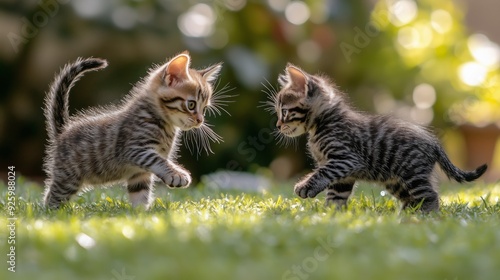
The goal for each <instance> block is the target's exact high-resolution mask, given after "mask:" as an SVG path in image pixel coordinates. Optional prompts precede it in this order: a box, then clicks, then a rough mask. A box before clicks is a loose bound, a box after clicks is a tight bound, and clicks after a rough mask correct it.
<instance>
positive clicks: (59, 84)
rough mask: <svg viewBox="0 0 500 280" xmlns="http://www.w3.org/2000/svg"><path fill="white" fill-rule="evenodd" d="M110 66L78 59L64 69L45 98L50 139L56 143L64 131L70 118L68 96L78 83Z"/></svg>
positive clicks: (90, 60)
mask: <svg viewBox="0 0 500 280" xmlns="http://www.w3.org/2000/svg"><path fill="white" fill-rule="evenodd" d="M106 66H108V63H107V61H106V60H103V59H99V58H78V59H77V60H76V61H75V62H74V63H68V64H66V65H65V66H64V68H62V70H61V72H60V73H59V74H58V75H57V76H56V78H55V79H54V82H53V83H52V85H51V86H50V90H49V92H48V94H47V96H46V98H45V108H44V114H45V118H46V120H47V133H48V136H49V139H50V140H52V141H54V140H55V139H56V138H57V136H58V135H59V134H61V132H62V131H63V128H64V125H65V124H66V122H67V121H68V118H69V110H68V96H69V91H70V89H71V88H72V87H73V85H74V84H75V82H76V81H78V80H79V79H80V78H81V77H82V76H83V74H84V73H85V72H87V71H93V70H98V69H102V68H105V67H106Z"/></svg>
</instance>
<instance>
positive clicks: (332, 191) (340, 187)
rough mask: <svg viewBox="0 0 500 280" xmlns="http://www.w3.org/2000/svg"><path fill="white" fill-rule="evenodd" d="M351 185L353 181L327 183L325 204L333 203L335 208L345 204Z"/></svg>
mask: <svg viewBox="0 0 500 280" xmlns="http://www.w3.org/2000/svg"><path fill="white" fill-rule="evenodd" d="M353 187H354V181H352V182H342V183H336V184H331V185H329V186H328V187H327V190H326V205H335V207H336V208H337V209H341V208H342V207H344V206H346V205H347V199H348V198H349V196H350V195H351V193H352V189H353Z"/></svg>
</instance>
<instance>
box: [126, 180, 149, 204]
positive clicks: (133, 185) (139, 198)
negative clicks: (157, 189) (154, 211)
mask: <svg viewBox="0 0 500 280" xmlns="http://www.w3.org/2000/svg"><path fill="white" fill-rule="evenodd" d="M127 190H128V195H129V198H130V203H132V206H133V207H138V206H144V208H145V209H149V206H151V203H152V202H153V198H154V197H153V177H152V174H151V173H140V174H136V175H134V176H132V177H131V178H130V179H129V180H128V181H127Z"/></svg>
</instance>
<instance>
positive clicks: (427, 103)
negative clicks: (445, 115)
mask: <svg viewBox="0 0 500 280" xmlns="http://www.w3.org/2000/svg"><path fill="white" fill-rule="evenodd" d="M413 102H414V103H415V106H416V107H417V108H418V109H429V108H431V107H432V106H433V105H434V103H435V102H436V90H435V89H434V87H433V86H431V85H429V84H425V83H424V84H419V85H418V86H416V87H415V89H414V90H413Z"/></svg>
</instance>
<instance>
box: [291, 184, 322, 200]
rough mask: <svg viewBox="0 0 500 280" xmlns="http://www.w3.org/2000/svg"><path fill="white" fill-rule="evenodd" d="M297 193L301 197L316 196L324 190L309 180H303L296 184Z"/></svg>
mask: <svg viewBox="0 0 500 280" xmlns="http://www.w3.org/2000/svg"><path fill="white" fill-rule="evenodd" d="M294 191H295V193H296V194H297V195H298V196H300V197H301V198H308V197H310V198H313V197H316V196H317V195H318V194H319V193H320V192H321V191H322V190H321V189H319V188H314V187H313V186H312V185H311V184H310V182H309V180H302V181H300V182H298V183H297V184H295V187H294Z"/></svg>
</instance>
